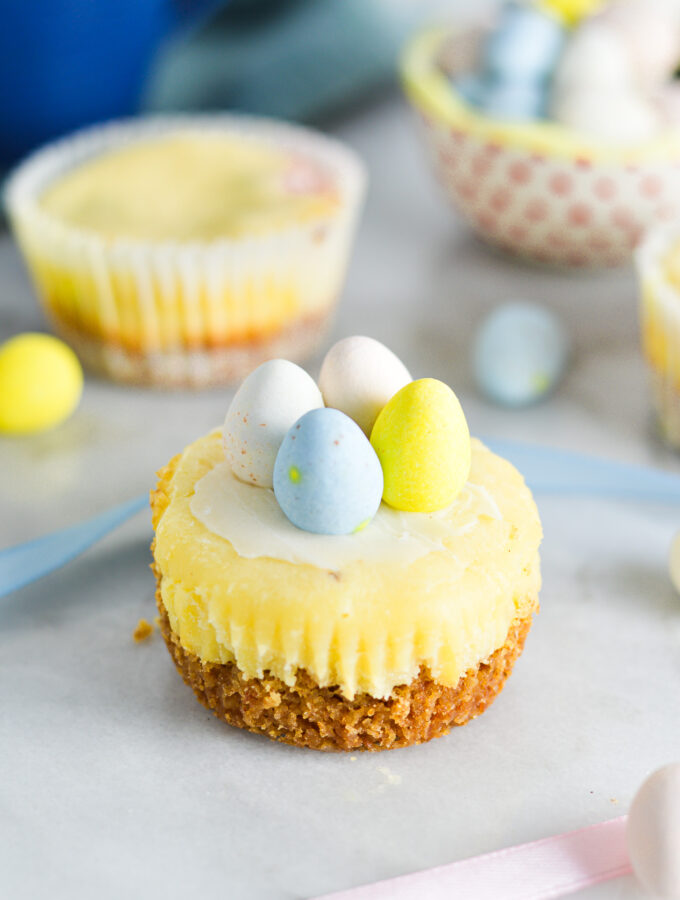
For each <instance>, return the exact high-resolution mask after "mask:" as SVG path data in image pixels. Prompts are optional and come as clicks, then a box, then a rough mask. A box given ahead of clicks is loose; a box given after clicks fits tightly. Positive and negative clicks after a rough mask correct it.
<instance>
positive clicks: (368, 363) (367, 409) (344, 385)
mask: <svg viewBox="0 0 680 900" xmlns="http://www.w3.org/2000/svg"><path fill="white" fill-rule="evenodd" d="M409 381H411V376H410V374H409V372H408V369H407V368H406V366H405V365H404V364H403V363H402V361H401V360H400V359H399V358H398V357H397V356H395V354H394V353H392V351H391V350H388V348H387V347H386V346H385V345H384V344H381V343H380V341H376V340H374V339H373V338H369V337H363V336H360V335H356V336H354V337H348V338H344V339H343V340H341V341H338V342H337V344H334V345H333V346H332V347H331V349H330V350H329V351H328V353H327V354H326V356H325V358H324V361H323V363H322V365H321V372H320V374H319V387H320V388H321V393H322V394H323V399H324V402H325V404H326V406H331V407H333V408H334V409H339V410H341V411H342V412H344V413H345V414H346V415H348V416H349V417H350V419H354V421H355V422H356V423H357V424H358V425H359V427H360V428H361V429H362V430H363V432H364V434H366V435H370V433H371V429H372V428H373V423H374V422H375V420H376V418H377V417H378V413H379V412H380V410H381V409H382V408H383V406H385V404H386V403H387V401H388V400H390V399H391V398H392V397H393V396H394V395H395V394H396V393H397V391H398V390H400V389H401V388H402V387H404V385H405V384H408V383H409Z"/></svg>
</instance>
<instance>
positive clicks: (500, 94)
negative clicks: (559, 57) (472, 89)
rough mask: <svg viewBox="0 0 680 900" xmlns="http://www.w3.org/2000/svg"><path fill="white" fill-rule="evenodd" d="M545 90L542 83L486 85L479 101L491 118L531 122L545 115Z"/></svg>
mask: <svg viewBox="0 0 680 900" xmlns="http://www.w3.org/2000/svg"><path fill="white" fill-rule="evenodd" d="M547 104H548V92H547V88H546V87H545V85H544V84H543V83H542V82H536V83H534V82H531V81H529V82H522V81H503V82H498V83H492V84H488V85H487V86H486V89H485V91H484V92H483V94H482V96H481V99H480V101H479V106H480V108H481V110H482V111H483V112H484V113H485V114H486V115H487V116H491V117H492V118H496V119H516V120H531V119H540V118H542V117H544V116H545V115H546V112H547Z"/></svg>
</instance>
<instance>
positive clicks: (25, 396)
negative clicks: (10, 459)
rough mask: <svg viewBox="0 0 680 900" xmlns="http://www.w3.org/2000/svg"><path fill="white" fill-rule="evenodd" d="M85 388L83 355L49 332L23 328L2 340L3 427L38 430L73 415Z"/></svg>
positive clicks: (18, 431) (0, 390)
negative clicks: (24, 329) (21, 331)
mask: <svg viewBox="0 0 680 900" xmlns="http://www.w3.org/2000/svg"><path fill="white" fill-rule="evenodd" d="M82 390H83V371H82V369H81V367H80V363H79V362H78V359H77V357H76V355H75V353H74V352H73V350H71V349H70V348H69V347H67V346H66V344H64V343H63V342H62V341H60V340H58V339H57V338H55V337H51V336H50V335H48V334H19V335H17V336H16V337H13V338H11V339H10V340H9V341H7V342H6V343H4V344H3V345H2V346H0V432H4V433H5V434H32V433H34V432H37V431H45V430H46V429H48V428H52V427H53V426H54V425H58V424H59V423H60V422H62V421H63V420H64V419H66V418H67V417H68V416H70V415H71V413H72V412H73V410H74V409H75V408H76V406H77V405H78V401H79V400H80V395H81V393H82Z"/></svg>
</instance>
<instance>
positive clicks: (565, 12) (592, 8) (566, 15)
mask: <svg viewBox="0 0 680 900" xmlns="http://www.w3.org/2000/svg"><path fill="white" fill-rule="evenodd" d="M605 2H606V0H538V5H539V6H542V7H543V9H545V10H548V11H549V12H552V13H553V14H556V15H557V16H559V18H560V19H561V20H562V21H563V22H564V23H565V24H566V25H577V24H578V23H579V22H580V21H581V19H585V17H586V16H591V15H593V14H594V13H596V12H597V11H598V9H600V7H602V6H604V4H605Z"/></svg>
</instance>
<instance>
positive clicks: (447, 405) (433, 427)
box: [371, 378, 470, 512]
mask: <svg viewBox="0 0 680 900" xmlns="http://www.w3.org/2000/svg"><path fill="white" fill-rule="evenodd" d="M371 444H372V445H373V448H374V449H375V452H376V453H377V454H378V459H379V460H380V463H381V465H382V469H383V477H384V480H385V487H384V490H383V500H384V501H385V503H388V504H389V505H390V506H392V507H394V508H395V509H403V510H408V511H410V512H433V511H434V510H437V509H443V508H444V507H445V506H448V505H449V504H450V503H452V502H453V500H455V498H456V496H457V495H458V494H459V493H460V491H461V489H462V487H463V485H464V484H465V482H466V481H467V477H468V475H469V473H470V432H469V431H468V426H467V422H466V421H465V416H464V414H463V410H462V409H461V406H460V403H459V402H458V398H457V397H456V395H455V394H454V393H453V391H452V390H451V388H450V387H448V385H446V384H444V383H443V382H441V381H437V380H436V379H434V378H421V379H420V380H419V381H412V382H411V383H410V384H407V385H406V386H405V387H403V388H402V389H401V390H400V391H399V393H398V394H395V396H394V397H392V399H391V400H390V401H389V403H388V404H387V405H386V406H385V408H384V409H383V410H382V412H381V413H380V415H379V416H378V418H377V419H376V422H375V425H374V426H373V431H372V432H371Z"/></svg>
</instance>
